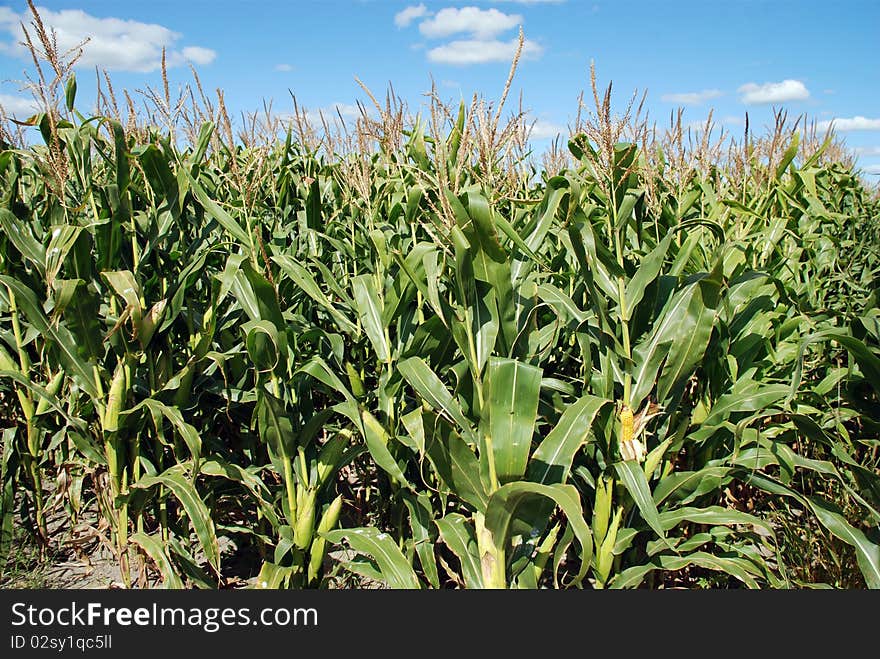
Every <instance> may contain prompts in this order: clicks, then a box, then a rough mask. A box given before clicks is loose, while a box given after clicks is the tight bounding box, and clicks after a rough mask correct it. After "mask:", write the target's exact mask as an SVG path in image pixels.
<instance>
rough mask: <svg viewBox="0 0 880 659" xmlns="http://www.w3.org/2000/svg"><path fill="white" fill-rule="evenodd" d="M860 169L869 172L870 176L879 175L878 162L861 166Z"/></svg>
mask: <svg viewBox="0 0 880 659" xmlns="http://www.w3.org/2000/svg"><path fill="white" fill-rule="evenodd" d="M862 171H863V172H865V173H866V174H871V175H872V176H880V164H876V165H868V166H866V167H862Z"/></svg>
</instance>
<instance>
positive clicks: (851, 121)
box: [818, 116, 880, 132]
mask: <svg viewBox="0 0 880 659" xmlns="http://www.w3.org/2000/svg"><path fill="white" fill-rule="evenodd" d="M818 126H819V130H828V129H829V128H831V127H832V126H833V127H834V130H836V131H841V132H843V131H852V130H880V119H868V118H867V117H862V116H856V117H836V118H834V119H829V120H828V121H820V122H819V124H818Z"/></svg>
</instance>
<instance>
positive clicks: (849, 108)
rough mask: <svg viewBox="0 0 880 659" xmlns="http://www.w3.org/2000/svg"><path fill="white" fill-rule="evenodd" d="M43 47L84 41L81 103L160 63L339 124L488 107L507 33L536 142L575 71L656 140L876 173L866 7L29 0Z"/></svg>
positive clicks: (0, 52)
mask: <svg viewBox="0 0 880 659" xmlns="http://www.w3.org/2000/svg"><path fill="white" fill-rule="evenodd" d="M37 4H38V6H39V7H44V8H45V10H46V11H43V12H42V13H43V15H44V18H45V19H46V22H47V24H49V25H52V26H54V27H56V29H57V30H58V34H59V42H60V43H61V44H62V45H65V44H67V43H68V42H70V43H71V44H72V43H75V42H76V41H77V40H78V39H79V38H81V37H83V36H86V35H87V34H90V35H92V37H93V39H92V42H91V43H89V44H88V45H87V46H86V51H85V53H84V56H83V58H82V60H81V62H82V64H81V66H80V68H79V70H78V73H77V75H78V82H79V88H80V94H81V98H82V99H83V100H86V99H90V98H91V97H92V95H93V92H94V69H95V66H98V67H100V68H106V69H108V70H109V71H110V73H111V76H112V80H113V82H114V86H115V87H116V88H117V89H119V88H122V87H125V88H128V89H130V90H134V89H137V88H143V87H145V86H146V85H152V86H157V85H159V84H161V80H160V78H159V74H158V70H157V67H158V62H159V54H160V53H161V48H162V46H163V45H164V46H165V47H166V48H167V51H168V53H169V55H168V57H169V62H170V64H171V65H172V68H171V76H170V78H171V84H172V86H176V85H178V84H181V83H183V82H187V81H189V80H190V74H189V70H188V63H192V64H193V65H194V66H195V67H196V68H197V70H198V72H199V75H200V77H201V80H202V83H203V85H204V87H205V89H206V90H214V89H215V88H217V87H222V88H223V89H224V90H225V95H226V101H227V104H228V105H229V106H230V109H232V110H233V111H235V112H236V113H237V112H238V111H241V110H250V109H258V108H259V107H261V104H262V100H263V99H273V100H274V107H275V110H276V111H279V112H286V111H290V109H291V108H292V104H291V101H290V94H289V92H293V93H294V94H295V95H296V97H297V100H298V101H299V103H300V104H301V105H304V106H306V107H308V108H310V109H327V108H332V107H334V105H337V104H339V105H340V107H341V109H342V111H343V112H346V111H347V109H350V108H351V106H353V104H354V103H355V102H356V101H357V100H359V99H360V100H364V98H365V96H364V94H363V92H362V91H361V90H360V88H359V87H358V85H357V83H356V82H355V76H357V77H359V78H360V79H361V80H363V81H364V82H365V83H366V84H367V85H368V86H369V87H370V88H371V89H373V91H374V92H376V93H377V95H378V94H382V95H383V96H384V91H385V89H386V88H387V85H388V83H389V82H390V83H392V84H393V85H394V89H395V91H396V93H397V94H398V95H400V96H402V97H403V98H404V99H406V100H407V101H408V102H409V104H410V105H411V107H417V106H418V105H419V103H420V102H421V100H422V98H423V94H424V93H425V92H426V91H427V90H428V89H429V87H430V84H431V80H432V78H433V80H435V81H436V83H437V86H438V89H439V91H440V92H441V95H443V96H444V97H445V98H447V99H450V100H458V99H459V98H460V97H461V96H462V95H463V96H464V97H466V98H469V97H470V95H471V94H472V93H474V92H479V93H481V94H483V95H485V96H486V97H488V98H497V97H498V96H499V94H500V92H501V89H502V87H503V84H504V80H505V78H506V74H507V70H508V68H509V65H510V56H511V53H512V50H513V47H514V44H515V39H516V36H517V31H518V29H519V26H522V28H523V30H524V33H525V37H526V40H527V42H526V51H525V54H526V56H525V57H524V59H523V61H522V63H521V65H520V69H519V72H518V75H517V79H516V83H515V86H514V90H513V94H514V95H512V96H511V99H513V100H514V101H515V100H516V98H517V96H518V95H519V92H520V91H522V94H523V104H524V106H525V107H526V108H527V109H529V110H530V111H531V113H532V117H533V118H534V119H535V120H537V121H538V123H537V124H536V134H538V135H539V136H543V135H550V134H553V133H554V131H555V130H557V129H564V127H565V125H566V124H568V123H569V122H570V121H571V120H572V118H573V117H574V115H575V113H576V111H577V96H578V94H579V92H580V91H581V90H583V89H587V90H588V89H589V66H590V61H591V60H593V61H595V64H596V69H597V73H598V76H599V82H600V85H601V86H604V85H605V84H607V82H608V81H609V80H613V82H614V90H615V94H614V100H615V106H616V107H617V108H618V109H623V107H624V105H625V103H626V101H627V100H628V99H629V97H630V95H631V94H632V92H633V91H634V90H636V89H638V90H639V91H640V92H641V91H645V90H646V91H647V93H648V96H647V103H646V107H647V109H648V110H649V111H650V115H651V116H652V117H653V118H654V119H655V120H656V121H657V122H658V125H660V126H665V125H666V123H667V122H668V118H669V114H670V111H671V110H673V109H674V108H675V107H677V106H678V105H684V106H685V107H686V112H685V118H686V120H687V121H693V122H698V121H700V120H703V119H705V117H706V116H707V114H708V111H709V108H710V107H711V108H714V112H715V114H714V116H715V118H716V120H717V121H719V122H720V123H721V124H723V125H724V126H725V127H726V128H727V129H729V130H730V131H731V132H733V133H734V134H736V135H739V134H741V132H742V121H743V118H744V115H745V113H746V112H748V113H749V118H750V123H751V124H752V126H753V128H754V127H757V126H763V125H765V124H767V123H768V122H769V121H770V120H771V117H772V108H773V107H779V108H786V109H787V110H788V111H789V114H790V115H791V116H795V115H800V114H803V113H806V114H808V115H809V116H810V117H813V118H815V119H816V120H818V121H824V122H828V121H832V120H834V121H835V122H836V126H837V128H838V131H839V132H840V134H841V135H842V136H843V137H845V139H846V141H847V143H848V144H849V145H850V146H852V147H853V148H855V149H857V150H858V152H859V162H860V165H861V166H862V167H863V168H864V169H865V171H868V172H876V173H880V67H878V61H877V57H878V52H880V49H878V47H877V44H878V43H880V37H878V34H880V2H878V1H877V0H858V1H857V0H850V1H840V2H835V3H833V4H832V3H828V2H824V1H823V2H813V1H810V0H803V1H799V2H794V1H788V0H726V1H724V2H719V1H716V0H700V1H696V0H694V1H692V0H667V1H666V2H657V1H649V0H630V1H629V2H626V3H623V2H610V1H608V0H596V1H592V0H494V1H493V0H464V1H462V2H435V1H431V0H424V1H423V2H419V1H413V0H410V1H409V2H398V1H396V0H324V1H323V2H321V1H311V0H304V1H287V2H281V1H276V0H262V1H241V2H232V1H231V0H214V1H211V2H209V1H206V0H194V1H186V0H177V1H175V2H171V1H169V0H153V1H152V2H149V3H128V2H119V1H118V0H116V1H109V0H64V1H54V0H44V1H43V2H38V3H37ZM25 12H26V4H25V3H24V2H8V3H5V4H3V3H0V80H2V82H0V103H3V105H4V106H5V107H6V108H7V110H10V109H11V110H12V111H15V112H18V113H19V114H20V113H22V112H26V110H27V101H26V98H25V97H26V95H27V94H26V92H22V91H21V89H20V84H18V83H17V82H16V81H19V80H21V79H22V78H23V73H24V71H25V70H27V68H28V65H29V62H28V60H27V58H26V57H25V55H24V53H23V52H22V51H21V49H20V48H19V47H18V46H17V45H16V42H17V41H18V40H19V39H20V33H19V29H20V28H19V27H18V21H19V20H20V18H21V16H22V15H24V14H25Z"/></svg>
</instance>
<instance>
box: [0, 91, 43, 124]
mask: <svg viewBox="0 0 880 659" xmlns="http://www.w3.org/2000/svg"><path fill="white" fill-rule="evenodd" d="M0 105H2V106H3V109H4V110H5V111H6V114H8V115H11V116H13V117H15V118H16V119H18V120H19V121H21V120H23V119H27V118H28V117H30V116H31V115H34V114H36V113H37V112H39V111H40V110H39V108H38V106H37V102H36V101H35V100H34V99H32V98H25V97H23V96H10V95H9V94H0Z"/></svg>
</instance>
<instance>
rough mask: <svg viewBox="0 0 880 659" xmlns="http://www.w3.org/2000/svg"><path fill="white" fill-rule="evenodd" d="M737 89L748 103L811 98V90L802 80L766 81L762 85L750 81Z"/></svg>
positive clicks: (781, 101) (759, 103) (756, 103)
mask: <svg viewBox="0 0 880 659" xmlns="http://www.w3.org/2000/svg"><path fill="white" fill-rule="evenodd" d="M737 91H738V92H739V93H740V94H742V99H741V100H742V102H743V103H745V104H746V105H761V104H766V103H784V102H786V101H805V100H807V99H808V98H810V92H809V90H808V89H807V87H806V86H805V85H804V83H802V82H801V81H800V80H783V81H782V82H765V83H764V84H762V85H758V84H756V83H754V82H749V83H746V84H745V85H743V86H742V87H740V88H739V89H738V90H737Z"/></svg>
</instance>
